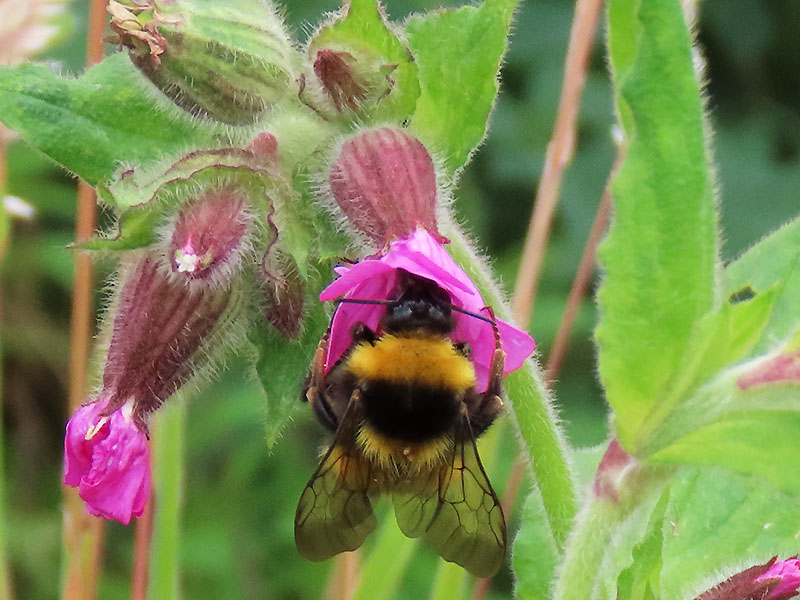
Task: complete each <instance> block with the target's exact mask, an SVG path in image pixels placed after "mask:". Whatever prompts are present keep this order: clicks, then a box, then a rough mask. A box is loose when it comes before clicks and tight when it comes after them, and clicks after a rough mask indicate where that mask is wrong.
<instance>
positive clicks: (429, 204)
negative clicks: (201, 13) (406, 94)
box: [325, 127, 446, 249]
mask: <svg viewBox="0 0 800 600" xmlns="http://www.w3.org/2000/svg"><path fill="white" fill-rule="evenodd" d="M325 185H329V186H330V193H331V196H332V197H333V200H334V202H335V204H336V206H337V207H338V209H339V210H341V212H342V213H343V214H344V217H345V219H346V221H347V222H348V224H350V225H352V226H354V227H355V228H356V229H357V230H358V232H359V233H360V234H361V235H362V236H364V237H366V238H367V240H368V242H369V243H370V244H374V245H377V246H378V248H379V249H380V248H384V247H386V246H387V245H388V244H389V242H391V241H392V240H393V239H397V238H405V237H408V236H410V235H412V234H413V233H414V232H415V231H416V230H417V228H420V227H421V228H423V229H425V230H426V231H427V232H428V233H430V234H432V235H433V236H434V238H436V239H437V240H438V241H439V242H444V241H446V239H445V238H443V237H442V236H441V235H440V234H439V232H438V228H437V224H436V212H437V199H438V198H437V196H438V191H437V187H436V172H435V169H434V166H433V159H432V158H431V155H430V154H429V153H428V151H427V150H426V149H425V146H423V145H422V142H420V141H419V140H418V139H416V138H414V137H412V136H410V135H409V134H407V133H406V132H404V131H403V130H400V129H394V128H390V127H383V128H380V129H371V130H366V131H361V132H359V133H357V134H355V135H354V136H352V137H350V138H349V139H347V140H346V141H345V142H344V143H343V144H342V146H341V148H340V149H339V153H338V156H337V157H336V159H335V161H334V163H333V166H332V167H331V170H330V173H329V176H328V181H327V182H326V184H325Z"/></svg>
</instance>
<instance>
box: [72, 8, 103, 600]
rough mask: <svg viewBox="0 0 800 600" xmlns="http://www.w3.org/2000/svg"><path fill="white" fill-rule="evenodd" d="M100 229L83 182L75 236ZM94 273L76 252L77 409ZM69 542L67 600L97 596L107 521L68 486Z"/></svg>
mask: <svg viewBox="0 0 800 600" xmlns="http://www.w3.org/2000/svg"><path fill="white" fill-rule="evenodd" d="M105 6H106V0H91V3H90V5H89V31H88V35H87V40H86V64H87V66H91V65H92V64H94V63H96V62H99V61H100V60H101V59H102V58H103V31H104V28H105ZM94 228H95V196H94V191H93V190H92V188H91V187H89V186H88V185H86V184H85V183H83V182H81V183H79V184H78V198H77V213H76V221H75V238H76V240H83V239H86V238H88V237H90V236H91V235H92V233H93V232H94ZM92 289H93V273H92V263H91V260H90V259H89V257H88V256H86V255H83V254H77V255H76V256H75V272H74V279H73V288H72V322H71V328H70V361H69V364H70V371H69V373H70V375H69V409H70V412H72V411H74V410H75V409H76V408H77V407H79V406H80V405H81V403H83V402H84V400H85V398H86V383H87V365H88V362H89V350H90V346H91V339H92V334H93V330H94V327H93V325H94V310H93V306H92ZM64 494H65V500H66V510H65V515H64V546H65V553H66V562H67V565H66V574H65V578H64V588H63V591H62V598H63V599H64V600H91V599H93V598H95V597H96V595H97V584H98V579H99V573H100V557H101V554H102V538H103V521H102V520H101V519H98V518H96V517H92V516H90V515H89V514H88V513H87V512H86V508H85V507H84V505H83V502H82V501H81V500H80V498H79V497H78V494H77V492H76V490H74V489H73V488H65V492H64Z"/></svg>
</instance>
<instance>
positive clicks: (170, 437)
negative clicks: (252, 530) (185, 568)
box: [149, 395, 186, 600]
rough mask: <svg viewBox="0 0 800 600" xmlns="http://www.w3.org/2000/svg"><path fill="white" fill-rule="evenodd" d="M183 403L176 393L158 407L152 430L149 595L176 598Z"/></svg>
mask: <svg viewBox="0 0 800 600" xmlns="http://www.w3.org/2000/svg"><path fill="white" fill-rule="evenodd" d="M185 421H186V403H185V400H184V399H183V398H182V397H181V396H180V395H179V396H176V397H174V398H172V399H171V400H170V405H169V406H167V407H165V408H164V409H162V411H161V412H160V413H159V415H158V418H157V420H156V424H155V428H154V431H153V439H154V448H153V498H152V499H151V502H155V513H154V516H153V542H152V546H151V549H150V586H149V592H150V593H149V597H150V598H170V599H171V600H175V599H177V598H180V592H179V575H180V573H179V550H180V547H179V546H180V544H179V542H180V518H181V500H182V492H183V472H184V443H183V438H184V430H185V425H186V424H185Z"/></svg>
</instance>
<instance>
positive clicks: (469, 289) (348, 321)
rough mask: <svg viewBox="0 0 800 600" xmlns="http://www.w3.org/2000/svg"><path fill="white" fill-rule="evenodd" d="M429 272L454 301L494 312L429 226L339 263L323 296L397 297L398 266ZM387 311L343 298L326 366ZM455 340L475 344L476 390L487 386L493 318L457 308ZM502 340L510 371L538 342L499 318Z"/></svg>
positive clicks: (424, 274) (473, 309)
mask: <svg viewBox="0 0 800 600" xmlns="http://www.w3.org/2000/svg"><path fill="white" fill-rule="evenodd" d="M401 269H402V270H404V271H407V272H408V273H411V274H412V275H417V276H419V277H424V278H425V279H429V280H431V281H433V282H434V283H436V284H437V285H438V286H439V287H441V288H442V289H443V290H445V291H446V292H447V293H448V294H449V295H450V300H451V302H452V303H453V305H454V306H457V307H459V308H463V309H465V310H468V311H471V312H475V313H479V314H483V315H485V316H489V311H488V310H487V309H486V304H485V303H484V301H483V298H482V297H481V295H480V292H479V291H478V288H477V287H475V284H474V283H473V282H472V280H471V279H470V278H469V276H468V275H467V274H466V273H465V272H464V271H463V270H462V269H461V267H459V266H458V265H457V264H456V262H455V261H454V260H453V259H452V258H451V257H450V255H449V254H448V253H447V250H445V248H444V246H443V245H442V244H441V243H440V242H438V241H437V239H436V238H435V237H434V236H433V235H431V234H430V233H428V231H426V230H425V229H422V228H419V229H417V230H416V231H415V232H414V233H413V234H412V235H410V236H408V237H404V238H401V239H395V240H394V241H392V242H391V244H390V245H389V249H388V251H386V253H384V254H382V255H381V256H378V257H376V258H368V259H365V260H363V261H361V262H359V263H356V264H354V265H352V266H348V267H344V266H341V267H337V268H336V272H337V273H338V275H339V278H338V279H336V280H335V281H334V282H333V283H331V284H330V285H329V286H328V287H327V288H325V289H324V290H323V291H322V293H321V294H320V297H319V299H320V300H322V301H326V300H333V299H336V298H341V297H344V298H360V299H364V300H386V299H389V300H392V299H395V298H396V297H397V293H398V290H397V282H398V276H399V273H398V271H399V270H401ZM385 312H386V307H385V306H379V305H374V304H341V305H339V307H338V308H337V309H336V314H335V315H334V317H333V321H332V323H331V335H330V345H329V348H328V356H327V360H326V369H328V370H330V369H331V367H333V365H334V364H335V363H336V361H337V360H338V359H339V358H340V357H341V356H342V354H343V353H344V352H345V350H347V348H348V346H349V345H350V342H351V339H350V338H351V332H352V329H353V326H354V325H355V324H356V323H364V324H365V325H366V326H367V327H369V328H370V329H372V330H373V331H375V330H377V329H378V323H379V322H380V320H381V318H382V317H383V315H384V313H385ZM453 320H454V322H455V327H454V329H453V333H452V334H451V338H452V339H453V342H467V343H469V345H470V346H471V348H472V354H471V360H472V362H473V364H474V366H475V376H476V379H477V386H476V387H477V390H478V391H479V392H482V391H484V390H486V388H487V386H488V380H489V368H490V365H491V362H492V355H493V352H494V348H495V339H494V332H493V330H492V326H491V324H490V323H488V322H486V321H483V320H481V319H476V318H474V317H471V316H469V315H465V314H463V313H459V312H454V313H453ZM497 327H498V330H499V332H500V341H501V344H502V347H503V350H504V351H505V352H506V362H505V373H509V372H510V371H513V370H514V369H517V368H519V367H520V366H521V365H522V363H523V362H524V361H525V359H526V358H528V357H529V356H530V355H531V353H532V352H533V350H534V348H535V344H534V341H533V338H531V336H529V335H528V334H527V333H525V332H524V331H521V330H519V329H517V328H516V327H513V326H511V325H509V324H508V323H506V322H505V321H501V320H500V319H497Z"/></svg>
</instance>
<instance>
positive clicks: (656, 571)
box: [615, 492, 669, 600]
mask: <svg viewBox="0 0 800 600" xmlns="http://www.w3.org/2000/svg"><path fill="white" fill-rule="evenodd" d="M668 502H669V494H668V493H666V492H665V493H664V494H663V495H662V496H661V499H660V500H659V501H658V504H657V505H656V507H655V509H653V512H652V514H651V515H650V522H649V524H648V526H647V532H646V533H645V535H644V537H643V538H642V539H641V541H639V543H637V544H636V545H635V546H634V547H633V551H632V553H631V558H632V561H631V564H630V566H628V567H627V568H626V569H624V570H623V571H622V572H621V573H620V574H619V577H618V578H617V590H616V596H615V597H616V598H620V599H624V600H660V598H661V592H660V587H661V585H660V576H661V564H662V558H661V552H662V546H663V544H664V533H663V521H664V514H665V513H666V510H667V504H668Z"/></svg>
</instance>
